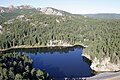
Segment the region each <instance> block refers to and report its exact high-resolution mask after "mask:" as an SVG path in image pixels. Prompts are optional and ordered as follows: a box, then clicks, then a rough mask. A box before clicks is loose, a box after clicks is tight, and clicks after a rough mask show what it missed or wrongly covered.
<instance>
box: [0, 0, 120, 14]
mask: <svg viewBox="0 0 120 80" xmlns="http://www.w3.org/2000/svg"><path fill="white" fill-rule="evenodd" d="M10 5H14V6H19V5H31V6H33V7H53V8H56V9H60V10H64V11H67V12H70V13H73V14H94V13H120V0H0V6H6V7H8V6H10Z"/></svg>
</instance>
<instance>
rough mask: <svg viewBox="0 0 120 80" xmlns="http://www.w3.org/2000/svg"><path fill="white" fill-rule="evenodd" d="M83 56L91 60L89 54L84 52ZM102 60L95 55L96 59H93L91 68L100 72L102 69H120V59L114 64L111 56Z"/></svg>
mask: <svg viewBox="0 0 120 80" xmlns="http://www.w3.org/2000/svg"><path fill="white" fill-rule="evenodd" d="M82 56H85V57H87V58H88V59H90V60H91V58H90V56H89V55H88V54H82ZM101 60H102V61H100V60H99V59H97V58H96V57H95V59H94V60H92V64H91V66H90V67H91V69H92V70H95V71H98V72H101V71H119V70H120V61H119V62H118V64H113V63H111V62H110V57H107V58H103V59H101Z"/></svg>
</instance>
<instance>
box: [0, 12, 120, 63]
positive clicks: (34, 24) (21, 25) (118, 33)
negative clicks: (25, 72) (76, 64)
mask: <svg viewBox="0 0 120 80" xmlns="http://www.w3.org/2000/svg"><path fill="white" fill-rule="evenodd" d="M0 20H1V19H0ZM1 26H2V28H3V30H2V33H1V34H0V49H6V48H10V47H15V46H21V45H26V46H41V45H44V46H46V45H47V43H49V41H50V40H62V41H66V42H67V43H70V44H71V45H75V44H77V45H78V44H79V45H84V46H88V47H86V48H85V49H84V50H83V51H84V53H87V54H89V55H90V56H91V58H92V59H93V58H95V57H97V58H98V59H102V58H104V57H110V58H111V59H110V60H111V62H113V63H117V62H118V61H119V60H120V20H97V19H92V18H88V17H86V16H80V15H73V14H68V15H63V16H59V15H46V14H39V13H36V14H32V15H22V17H20V16H19V17H18V16H17V17H16V18H13V19H12V20H8V21H6V22H4V21H1Z"/></svg>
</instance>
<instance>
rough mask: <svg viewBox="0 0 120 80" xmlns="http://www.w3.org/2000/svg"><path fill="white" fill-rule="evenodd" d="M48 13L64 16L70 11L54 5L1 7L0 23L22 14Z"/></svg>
mask: <svg viewBox="0 0 120 80" xmlns="http://www.w3.org/2000/svg"><path fill="white" fill-rule="evenodd" d="M33 14H47V15H58V16H64V15H68V14H70V13H68V12H65V11H62V10H58V9H55V8H52V7H44V8H40V7H38V8H34V7H32V6H30V5H21V6H13V5H12V6H10V7H0V19H1V20H0V24H1V23H2V22H5V21H7V20H10V19H13V18H15V17H17V16H20V15H33Z"/></svg>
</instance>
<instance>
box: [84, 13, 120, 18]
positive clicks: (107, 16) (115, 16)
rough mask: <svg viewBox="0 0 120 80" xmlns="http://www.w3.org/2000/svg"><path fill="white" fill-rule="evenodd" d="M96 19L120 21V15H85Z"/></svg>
mask: <svg viewBox="0 0 120 80" xmlns="http://www.w3.org/2000/svg"><path fill="white" fill-rule="evenodd" d="M83 15H85V16H88V17H91V18H95V19H120V14H115V13H100V14H83Z"/></svg>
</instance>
